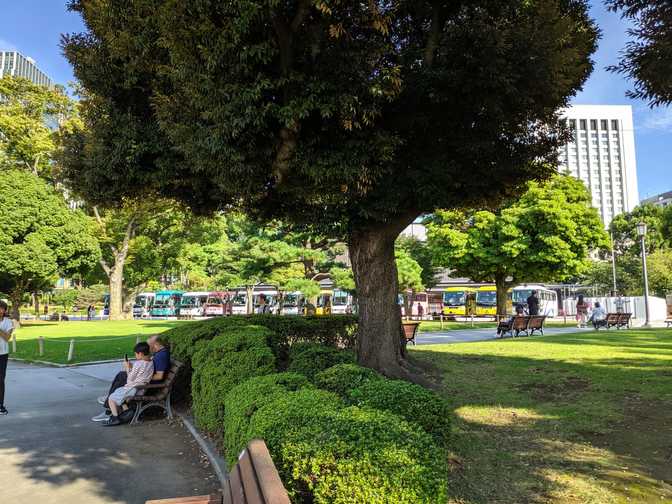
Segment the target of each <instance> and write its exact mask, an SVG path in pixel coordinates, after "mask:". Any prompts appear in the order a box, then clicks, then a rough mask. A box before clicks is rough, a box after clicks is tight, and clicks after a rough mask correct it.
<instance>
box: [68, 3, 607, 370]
mask: <svg viewBox="0 0 672 504" xmlns="http://www.w3.org/2000/svg"><path fill="white" fill-rule="evenodd" d="M70 6H71V8H72V9H73V10H75V11H77V12H79V13H81V15H82V17H83V18H84V22H85V23H86V26H87V32H86V33H82V34H72V35H68V36H66V37H65V38H64V40H63V47H64V51H65V53H66V56H67V57H68V59H69V60H70V62H71V63H72V64H73V66H74V70H75V74H76V76H77V78H78V79H79V80H80V82H81V83H82V85H83V86H84V89H85V95H84V97H83V111H82V115H83V119H84V123H85V125H86V129H83V130H81V131H79V132H77V133H76V134H73V135H71V136H70V137H69V139H68V140H69V141H68V142H67V148H66V150H65V152H64V164H65V166H66V169H65V171H64V175H65V178H66V180H68V182H69V183H70V184H71V186H73V187H76V188H77V189H78V191H79V192H80V193H81V194H83V195H85V196H86V198H87V199H89V200H90V201H92V202H93V203H96V204H99V203H101V204H102V203H110V202H117V201H120V200H121V199H123V198H124V197H129V196H138V197H142V196H144V195H146V194H160V195H163V196H167V197H174V198H178V199H180V200H182V201H184V202H186V203H187V204H188V205H190V206H191V207H192V208H194V209H196V210H197V211H201V212H211V211H214V210H221V209H225V208H228V207H229V206H236V207H240V208H243V209H244V210H246V211H247V212H249V213H250V214H252V215H255V216H257V217H260V218H262V219H271V218H279V219H281V220H284V221H286V222H291V223H295V224H300V225H303V226H307V227H310V228H314V229H317V230H319V231H320V232H321V233H324V234H326V235H328V236H331V237H333V238H344V239H346V240H347V243H348V247H349V251H350V255H351V259H352V264H353V270H354V275H355V280H356V283H357V291H358V296H359V307H360V312H359V313H360V325H359V335H360V337H359V340H358V341H359V348H358V358H359V361H360V362H361V363H363V364H365V365H367V366H370V367H374V368H377V369H379V370H381V371H383V372H384V373H386V374H388V375H397V376H401V375H404V374H405V370H404V367H403V364H404V362H403V359H402V357H401V346H400V341H399V325H400V319H399V314H398V310H397V308H396V296H397V292H396V270H395V264H394V241H395V239H396V237H397V235H398V234H399V232H400V231H401V230H402V229H403V228H404V227H405V226H406V225H407V224H409V223H410V222H412V221H413V220H414V219H415V218H416V217H417V216H418V215H420V214H422V213H429V212H432V211H434V209H435V208H437V207H446V208H451V207H461V206H465V205H470V204H482V203H485V202H488V203H494V202H495V201H496V200H498V199H499V198H501V197H503V196H505V195H507V194H510V191H511V189H512V188H513V187H515V186H520V185H521V184H523V183H524V182H525V181H526V180H528V179H534V178H542V177H544V176H545V175H548V174H549V173H550V170H551V169H552V168H551V165H552V164H553V163H555V162H556V152H557V148H558V147H559V146H560V145H561V144H562V143H563V142H564V141H565V139H566V131H563V130H562V127H561V125H560V121H559V110H560V108H562V107H563V106H566V105H567V104H568V100H569V98H570V97H571V96H572V95H574V93H575V92H576V90H578V89H579V88H580V86H581V85H582V83H583V82H584V81H585V79H586V78H587V76H588V75H589V73H590V71H591V69H592V62H591V60H590V54H591V53H592V52H593V51H594V49H595V42H596V35H597V30H596V28H595V26H594V24H593V22H592V20H590V18H589V17H588V15H587V6H586V2H585V1H584V0H540V1H534V2H530V1H528V0H514V1H512V0H506V1H505V0H499V1H490V0H488V1H485V0H479V1H461V2H429V1H418V0H412V1H411V0H401V1H398V2H381V1H375V2H338V1H332V0H327V1H323V0H299V1H291V2H290V1H282V2H277V1H272V2H271V1H268V2H261V3H260V2H258V1H252V0H236V1H231V2H209V1H204V0H203V1H201V0H197V1H192V2H182V1H176V0H130V1H127V2H123V3H118V2H111V1H108V0H103V1H99V2H89V1H86V0H72V1H71V2H70Z"/></svg>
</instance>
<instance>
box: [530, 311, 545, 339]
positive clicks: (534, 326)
mask: <svg viewBox="0 0 672 504" xmlns="http://www.w3.org/2000/svg"><path fill="white" fill-rule="evenodd" d="M529 319H530V320H529V322H528V323H527V330H528V331H529V333H530V336H532V335H534V333H535V331H539V332H540V333H541V335H542V336H543V335H544V322H545V321H546V315H530V317H529Z"/></svg>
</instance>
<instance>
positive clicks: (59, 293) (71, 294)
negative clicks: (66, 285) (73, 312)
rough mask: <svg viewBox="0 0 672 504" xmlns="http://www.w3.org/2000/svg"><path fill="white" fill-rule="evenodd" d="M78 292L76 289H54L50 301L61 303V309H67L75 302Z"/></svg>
mask: <svg viewBox="0 0 672 504" xmlns="http://www.w3.org/2000/svg"><path fill="white" fill-rule="evenodd" d="M78 296H79V292H78V291H77V289H56V290H54V295H53V296H52V298H51V299H52V302H53V303H55V304H57V305H61V306H62V307H63V311H66V312H67V311H68V310H69V309H70V308H72V307H73V305H74V304H75V303H76V302H77V297H78Z"/></svg>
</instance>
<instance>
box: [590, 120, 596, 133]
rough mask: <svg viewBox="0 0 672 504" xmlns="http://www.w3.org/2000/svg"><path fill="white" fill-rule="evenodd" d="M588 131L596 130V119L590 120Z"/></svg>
mask: <svg viewBox="0 0 672 504" xmlns="http://www.w3.org/2000/svg"><path fill="white" fill-rule="evenodd" d="M590 129H592V130H596V129H597V119H591V120H590Z"/></svg>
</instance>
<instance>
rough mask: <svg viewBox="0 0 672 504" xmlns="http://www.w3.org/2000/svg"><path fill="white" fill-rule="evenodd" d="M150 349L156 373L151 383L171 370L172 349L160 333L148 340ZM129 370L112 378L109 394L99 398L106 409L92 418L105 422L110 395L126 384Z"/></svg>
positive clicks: (160, 380)
mask: <svg viewBox="0 0 672 504" xmlns="http://www.w3.org/2000/svg"><path fill="white" fill-rule="evenodd" d="M147 344H148V345H149V348H150V350H151V351H152V363H153V364H154V374H153V375H152V380H151V382H150V383H161V382H162V381H163V380H164V378H165V377H166V375H167V374H168V371H170V350H169V349H168V347H167V346H166V342H165V340H164V339H163V338H162V337H161V336H160V335H154V336H151V337H150V338H149V339H148V340H147ZM127 378H128V377H127V372H126V371H120V372H119V373H117V375H116V376H115V377H114V379H113V380H112V385H111V386H110V390H109V391H108V393H107V395H104V396H100V397H99V398H98V404H100V405H102V406H104V408H105V411H103V412H102V413H101V414H99V415H96V416H95V417H93V418H92V419H91V420H93V421H94V422H104V421H105V420H107V419H108V417H109V416H110V406H109V402H108V400H107V399H108V397H109V396H110V394H112V393H113V392H114V391H115V390H117V389H118V388H121V387H123V386H124V385H126V380H127Z"/></svg>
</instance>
